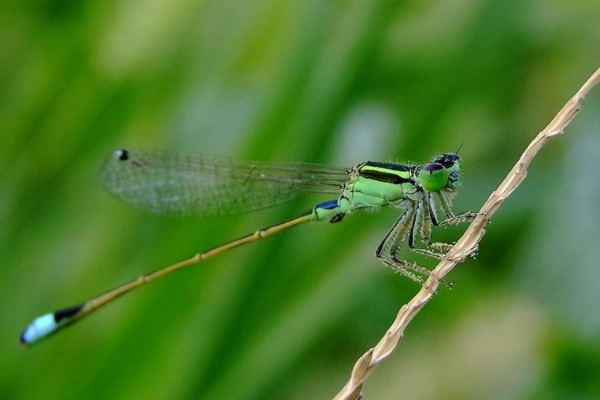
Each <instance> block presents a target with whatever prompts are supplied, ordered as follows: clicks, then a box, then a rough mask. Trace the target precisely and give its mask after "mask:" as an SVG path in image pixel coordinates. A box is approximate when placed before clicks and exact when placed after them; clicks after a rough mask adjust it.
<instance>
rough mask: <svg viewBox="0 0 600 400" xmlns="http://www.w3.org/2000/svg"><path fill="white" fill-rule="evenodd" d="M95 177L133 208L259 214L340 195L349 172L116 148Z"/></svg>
mask: <svg viewBox="0 0 600 400" xmlns="http://www.w3.org/2000/svg"><path fill="white" fill-rule="evenodd" d="M100 179H101V182H102V185H103V186H104V188H106V190H108V191H109V192H111V193H113V194H114V195H116V196H117V197H118V198H120V199H121V200H123V201H124V202H126V203H128V204H131V205H132V206H134V207H136V208H139V209H143V210H147V211H150V212H153V213H159V214H178V215H197V216H207V215H227V214H234V213H242V212H247V211H252V210H259V209H262V208H266V207H271V206H274V205H276V204H279V203H283V202H285V201H288V200H291V199H293V198H295V197H298V196H299V195H302V194H304V193H330V194H339V193H340V187H341V186H342V185H343V184H344V183H345V182H346V181H347V179H348V170H347V169H344V168H331V167H326V166H324V165H318V164H308V163H289V164H275V163H264V162H252V161H235V160H232V159H230V158H227V157H219V156H213V155H206V154H191V153H179V152H168V151H158V150H118V151H116V152H114V153H113V154H111V155H110V156H109V157H108V159H107V160H106V162H105V163H104V166H103V167H102V170H101V171H100Z"/></svg>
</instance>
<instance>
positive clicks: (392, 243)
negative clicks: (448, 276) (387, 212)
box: [375, 203, 445, 289]
mask: <svg viewBox="0 0 600 400" xmlns="http://www.w3.org/2000/svg"><path fill="white" fill-rule="evenodd" d="M417 211H418V210H417V203H411V204H410V206H409V207H408V208H407V210H406V211H405V212H404V213H403V214H402V215H401V216H400V218H398V220H397V221H396V222H395V223H394V225H393V226H392V227H391V228H390V230H389V231H388V233H387V234H386V236H385V237H384V238H383V241H382V242H381V243H380V245H379V247H378V248H377V251H376V252H375V255H376V257H377V258H379V259H380V260H381V261H382V262H383V263H384V264H385V265H387V266H389V267H391V268H393V269H394V270H395V271H397V272H399V273H401V274H402V275H404V276H406V277H408V278H410V279H412V280H414V281H415V282H418V283H419V284H421V286H423V287H425V288H427V289H429V288H428V287H427V286H426V285H425V280H424V279H423V277H421V276H420V275H418V274H421V275H423V276H425V277H429V275H430V274H431V271H429V270H428V269H427V268H424V267H421V266H420V265H418V264H416V263H410V262H408V261H405V260H401V259H399V258H398V257H397V254H398V253H399V252H400V249H401V245H402V242H403V241H404V238H405V237H406V235H407V234H408V235H409V238H408V240H409V242H411V243H412V244H414V236H415V229H416V226H417V223H416V219H417ZM440 282H442V283H445V282H444V281H443V280H440Z"/></svg>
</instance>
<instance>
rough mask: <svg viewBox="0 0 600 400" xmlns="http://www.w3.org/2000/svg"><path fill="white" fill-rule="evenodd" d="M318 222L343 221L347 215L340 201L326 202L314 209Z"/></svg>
mask: <svg viewBox="0 0 600 400" xmlns="http://www.w3.org/2000/svg"><path fill="white" fill-rule="evenodd" d="M313 212H314V213H315V216H316V218H317V220H319V221H329V222H338V221H341V220H342V218H343V217H344V215H345V213H344V211H343V210H342V208H341V207H340V204H339V199H334V200H329V201H325V202H323V203H320V204H317V205H316V206H315V208H314V209H313Z"/></svg>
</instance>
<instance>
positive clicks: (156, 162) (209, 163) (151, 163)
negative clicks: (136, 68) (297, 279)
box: [21, 150, 473, 345]
mask: <svg viewBox="0 0 600 400" xmlns="http://www.w3.org/2000/svg"><path fill="white" fill-rule="evenodd" d="M460 164H461V159H460V157H459V156H458V155H457V154H455V153H446V154H443V155H441V156H439V157H436V158H434V159H433V160H432V161H431V162H430V163H427V164H425V165H422V166H419V165H409V164H394V163H382V162H372V161H369V162H365V163H362V164H358V165H356V166H354V167H352V168H331V167H326V166H323V165H318V164H307V163H293V164H292V163H290V164H271V163H261V162H244V161H234V160H231V159H228V158H225V157H218V156H210V155H201V154H200V155H199V154H184V153H169V152H163V151H128V150H118V151H117V152H115V153H114V154H112V155H111V156H110V157H109V158H108V159H107V161H106V162H105V164H104V166H103V168H102V171H101V180H102V183H103V185H104V187H105V188H106V189H107V190H108V191H109V192H111V193H113V194H114V195H116V196H117V197H119V198H120V199H121V200H123V201H125V202H126V203H129V204H131V205H133V206H135V207H137V208H140V209H143V210H146V211H150V212H155V213H161V214H179V215H196V216H204V215H225V214H232V213H242V212H247V211H252V210H258V209H261V208H266V207H270V206H273V205H275V204H279V203H282V202H284V201H287V200H290V199H292V198H295V197H297V196H300V195H302V194H306V193H325V194H337V196H338V197H337V198H335V199H333V200H330V201H326V202H324V203H320V204H317V205H316V206H314V207H313V208H312V209H311V210H308V211H307V212H305V213H303V214H300V215H299V216H297V217H295V218H292V219H290V220H288V221H285V222H282V223H280V224H276V225H273V226H270V227H267V228H263V229H259V230H257V231H255V232H253V233H251V234H249V235H246V236H244V237H241V238H239V239H236V240H233V241H230V242H228V243H225V244H223V245H221V246H218V247H215V248H213V249H211V250H208V251H205V252H201V253H198V254H196V255H194V256H193V257H191V258H189V259H187V260H184V261H181V262H179V263H176V264H173V265H170V266H168V267H165V268H161V269H159V270H156V271H154V272H151V273H148V274H146V275H142V276H140V277H138V278H137V279H134V280H133V281H130V282H128V283H125V284H123V285H121V286H119V287H117V288H116V289H113V290H110V291H108V292H106V293H103V294H101V295H100V296H97V297H95V298H93V299H90V300H88V301H86V302H84V303H82V304H80V305H76V306H73V307H68V308H65V309H61V310H59V311H56V312H53V313H48V314H45V315H43V316H41V317H38V318H36V319H35V320H34V321H33V322H32V323H31V324H30V325H29V326H28V327H27V328H26V329H25V330H24V331H23V333H22V334H21V342H22V343H23V344H26V345H30V344H33V343H35V342H37V341H39V340H41V339H43V338H46V337H48V336H50V335H52V334H53V333H55V332H57V331H58V330H60V329H61V328H63V327H66V326H69V325H71V324H72V323H74V322H76V321H78V320H80V319H82V318H84V317H85V316H87V315H89V314H91V313H92V312H93V311H95V310H97V309H98V308H100V307H102V306H104V305H106V304H108V303H110V302H112V301H113V300H115V299H116V298H118V297H120V296H122V295H123V294H125V293H128V292H130V291H132V290H134V289H136V288H138V287H140V286H142V285H145V284H146V283H148V282H151V281H154V280H157V279H160V278H162V277H164V276H166V275H168V274H170V273H172V272H174V271H177V270H180V269H183V268H186V267H188V266H191V265H195V264H199V263H201V262H203V261H205V260H207V259H209V258H211V257H214V256H217V255H219V254H222V253H224V252H226V251H229V250H230V249H232V248H234V247H237V246H241V245H243V244H246V243H250V242H253V241H257V240H261V239H264V238H266V237H269V236H271V235H274V234H276V233H278V232H281V231H282V230H285V229H288V228H290V227H292V226H295V225H299V224H302V223H305V222H309V221H328V222H339V221H341V220H342V219H343V218H344V217H345V216H346V215H349V214H352V213H354V212H355V211H358V210H361V209H370V210H378V209H379V208H381V207H387V206H392V207H395V208H398V209H400V210H402V212H401V215H400V217H399V218H398V220H397V221H396V222H395V223H394V225H393V226H392V227H391V229H390V230H389V231H388V233H387V235H386V236H385V237H384V239H383V241H382V242H381V244H380V245H379V246H378V248H377V250H376V252H375V255H376V256H377V257H378V258H379V259H380V260H381V261H382V262H383V263H384V264H385V265H388V266H390V267H392V268H394V269H395V270H397V271H398V272H400V273H402V274H403V275H405V276H407V277H409V278H411V279H413V280H415V281H417V282H419V283H421V284H423V283H424V280H423V276H428V274H429V271H428V270H426V269H425V268H422V267H419V266H418V265H416V264H413V263H408V262H406V261H404V260H402V259H401V258H399V255H398V254H399V251H400V249H401V248H402V244H403V243H404V241H405V239H406V237H407V236H408V245H409V247H410V248H411V249H413V250H414V251H416V252H418V253H421V254H424V255H428V256H432V257H437V258H442V257H443V255H444V254H443V253H444V252H445V251H446V250H448V248H449V247H450V245H448V244H445V243H431V226H432V225H439V224H440V223H458V222H462V221H465V220H468V219H471V218H472V217H473V215H471V214H469V213H466V214H463V215H459V216H454V215H453V214H452V210H451V207H450V201H451V199H452V197H453V196H454V194H455V193H456V192H457V190H458V189H459V188H460V185H461V179H460ZM434 197H435V199H434ZM436 200H437V202H436ZM436 204H439V207H438V206H436ZM440 212H441V214H442V215H443V219H442V220H441V222H440V219H438V215H437V214H438V213H440ZM417 235H420V237H421V239H422V242H423V243H424V244H425V246H426V247H427V248H425V249H417V248H415V237H416V236H417Z"/></svg>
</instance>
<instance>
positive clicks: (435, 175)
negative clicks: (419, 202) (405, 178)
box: [419, 162, 450, 192]
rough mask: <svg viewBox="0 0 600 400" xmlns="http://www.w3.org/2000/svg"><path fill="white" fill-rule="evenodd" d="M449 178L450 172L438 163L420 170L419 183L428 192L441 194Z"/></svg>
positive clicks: (430, 164)
mask: <svg viewBox="0 0 600 400" xmlns="http://www.w3.org/2000/svg"><path fill="white" fill-rule="evenodd" d="M449 176H450V173H449V172H448V170H447V169H446V168H444V166H443V165H442V164H440V163H437V162H432V163H428V164H425V165H423V167H421V169H420V170H419V181H420V182H421V185H423V188H424V189H425V190H427V191H428V192H439V191H440V190H442V189H444V188H445V187H446V185H447V183H448V178H449Z"/></svg>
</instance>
